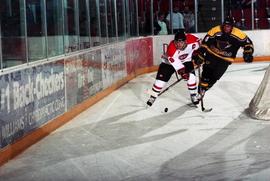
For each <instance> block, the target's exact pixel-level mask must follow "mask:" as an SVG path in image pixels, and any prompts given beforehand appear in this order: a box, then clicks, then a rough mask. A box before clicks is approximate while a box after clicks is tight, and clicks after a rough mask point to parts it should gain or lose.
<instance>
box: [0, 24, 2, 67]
mask: <svg viewBox="0 0 270 181" xmlns="http://www.w3.org/2000/svg"><path fill="white" fill-rule="evenodd" d="M1 23H2V22H1V19H0V69H1V70H3V55H2V53H3V52H2V31H1Z"/></svg>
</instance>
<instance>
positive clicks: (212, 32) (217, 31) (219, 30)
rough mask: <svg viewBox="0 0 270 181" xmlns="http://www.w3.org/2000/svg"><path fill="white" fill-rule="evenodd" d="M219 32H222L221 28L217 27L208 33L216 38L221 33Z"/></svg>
mask: <svg viewBox="0 0 270 181" xmlns="http://www.w3.org/2000/svg"><path fill="white" fill-rule="evenodd" d="M219 32H221V29H220V26H219V25H218V26H215V27H214V28H212V29H211V30H209V31H208V32H207V34H208V35H209V36H214V35H215V34H216V33H219Z"/></svg>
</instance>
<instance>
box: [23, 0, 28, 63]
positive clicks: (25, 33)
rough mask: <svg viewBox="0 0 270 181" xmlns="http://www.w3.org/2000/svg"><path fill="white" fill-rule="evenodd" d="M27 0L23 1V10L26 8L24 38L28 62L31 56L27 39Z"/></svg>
mask: <svg viewBox="0 0 270 181" xmlns="http://www.w3.org/2000/svg"><path fill="white" fill-rule="evenodd" d="M25 1H26V0H24V1H23V8H22V9H23V10H24V13H23V15H24V17H23V19H24V38H25V58H26V63H27V64H28V63H29V57H28V39H27V21H26V2H25Z"/></svg>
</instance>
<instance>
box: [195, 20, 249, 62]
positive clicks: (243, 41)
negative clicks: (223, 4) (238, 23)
mask: <svg viewBox="0 0 270 181" xmlns="http://www.w3.org/2000/svg"><path fill="white" fill-rule="evenodd" d="M221 27H222V25H219V26H216V27H213V28H212V29H211V30H209V31H208V32H207V35H206V36H205V37H204V39H203V41H202V45H201V49H200V51H201V52H202V53H209V54H210V55H212V56H214V57H218V58H220V59H222V60H225V61H227V62H233V61H234V59H235V57H236V54H237V51H238V50H239V48H240V47H242V48H243V49H244V51H252V52H251V53H253V43H252V41H251V40H250V39H249V37H248V36H247V35H246V34H245V33H244V32H243V31H241V30H240V29H238V28H236V27H233V29H232V32H231V33H230V34H226V33H223V32H222V29H221Z"/></svg>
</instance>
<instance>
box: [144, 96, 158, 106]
mask: <svg viewBox="0 0 270 181" xmlns="http://www.w3.org/2000/svg"><path fill="white" fill-rule="evenodd" d="M155 100H156V97H154V96H150V98H149V100H148V101H147V103H146V104H147V105H148V106H152V105H153V103H154V102H155Z"/></svg>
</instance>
